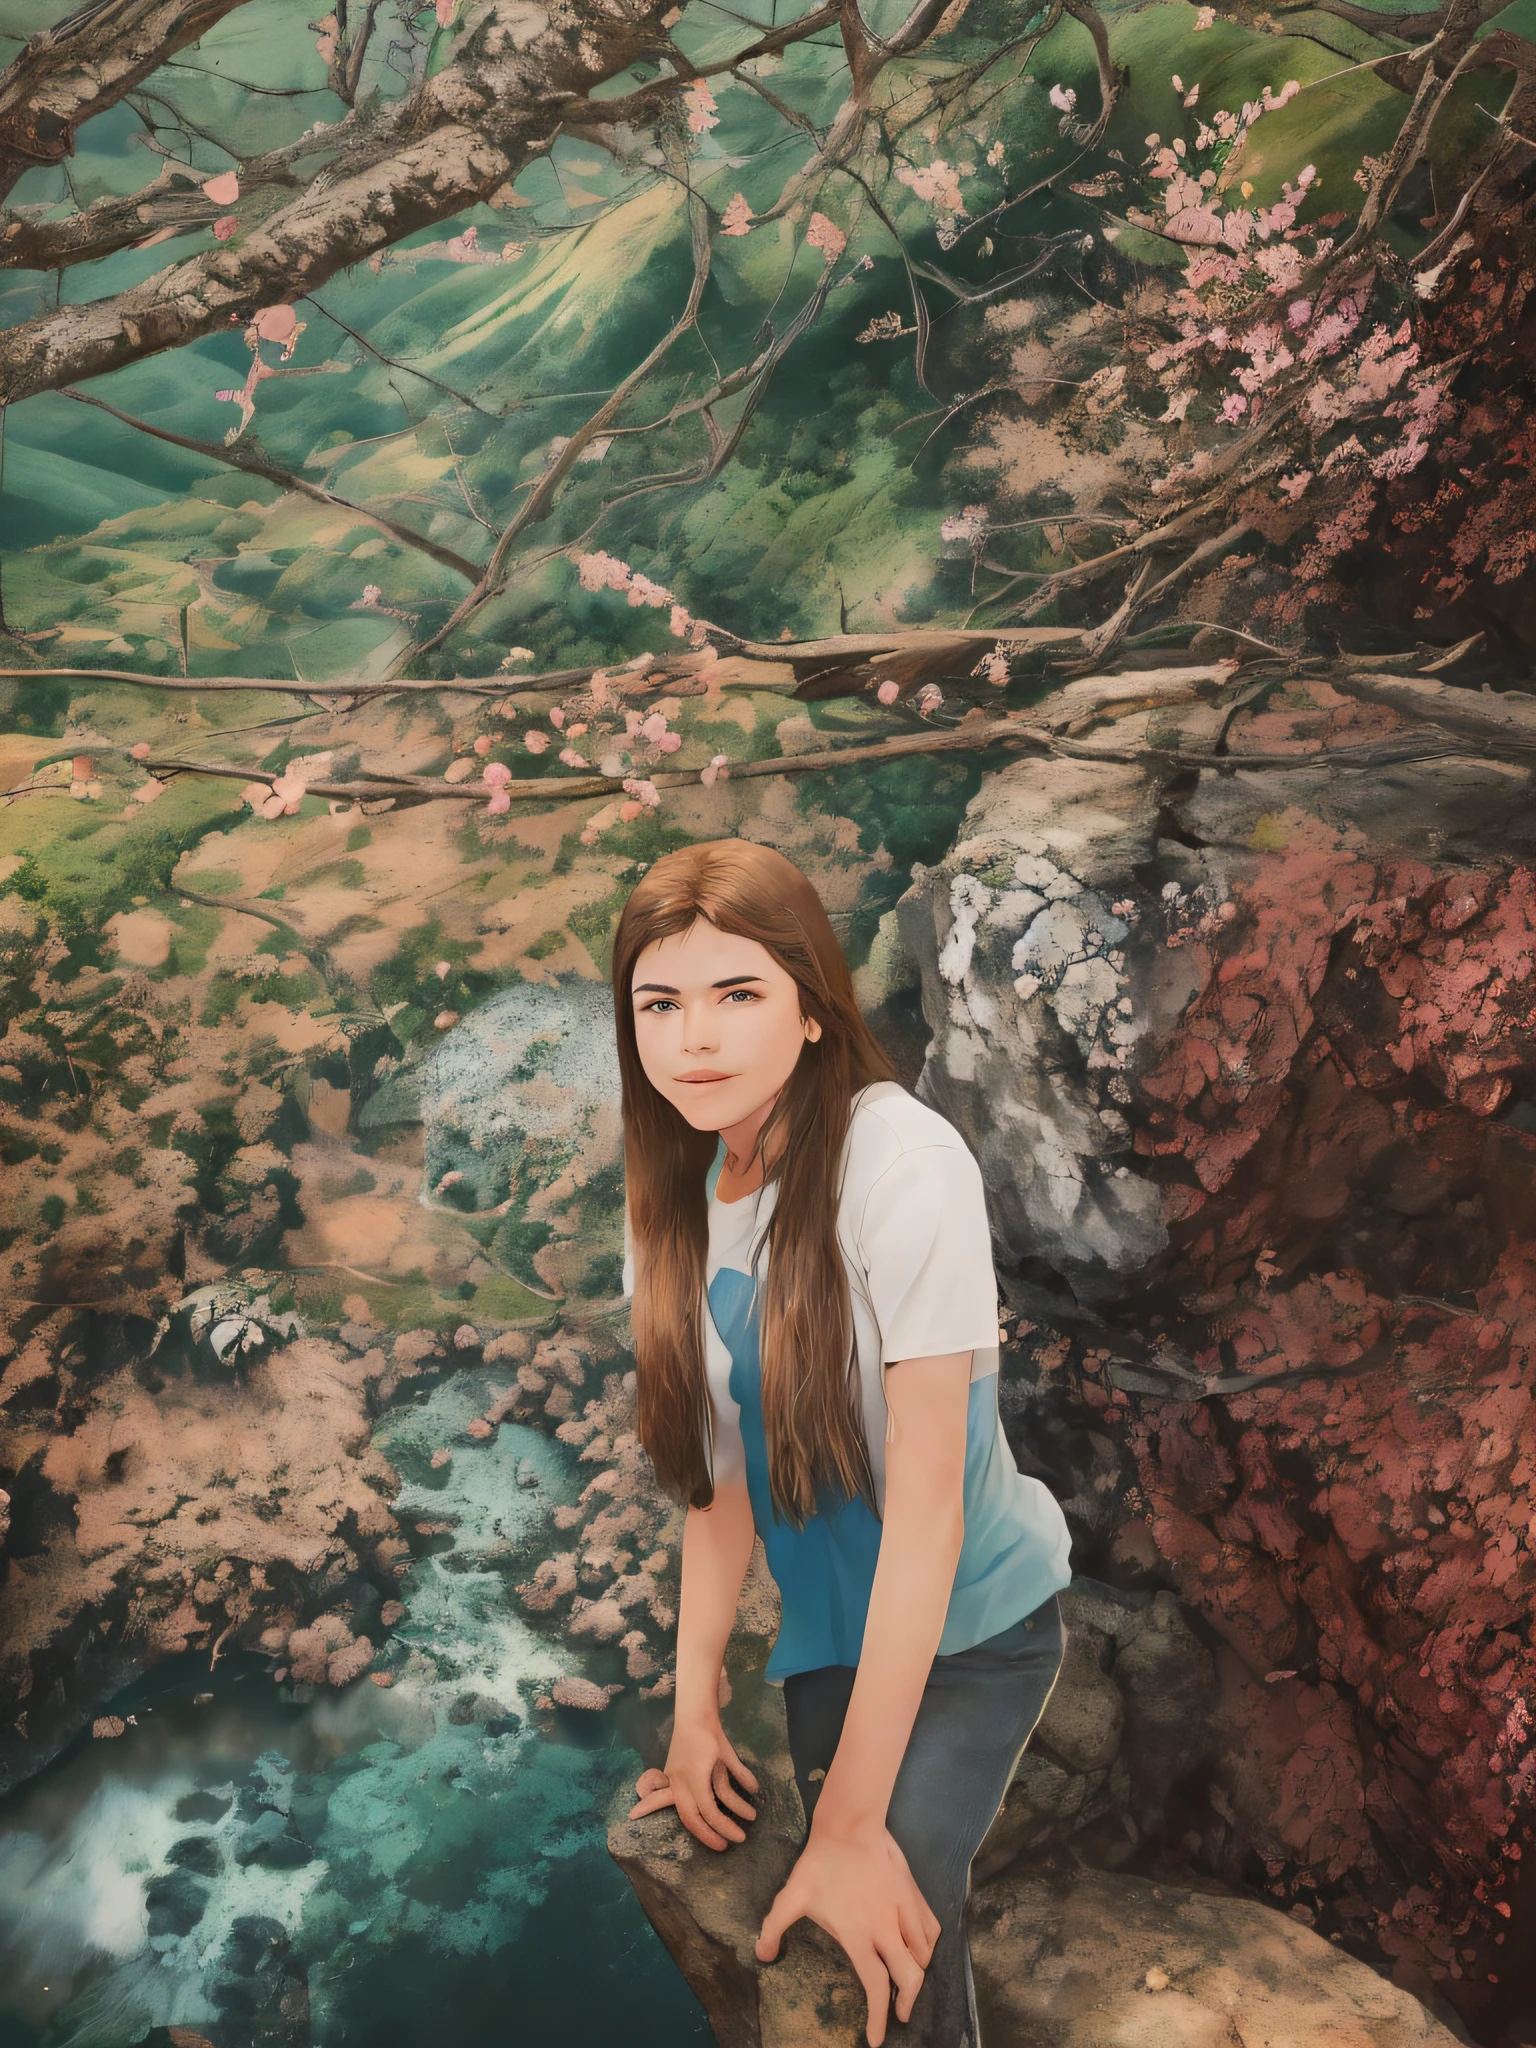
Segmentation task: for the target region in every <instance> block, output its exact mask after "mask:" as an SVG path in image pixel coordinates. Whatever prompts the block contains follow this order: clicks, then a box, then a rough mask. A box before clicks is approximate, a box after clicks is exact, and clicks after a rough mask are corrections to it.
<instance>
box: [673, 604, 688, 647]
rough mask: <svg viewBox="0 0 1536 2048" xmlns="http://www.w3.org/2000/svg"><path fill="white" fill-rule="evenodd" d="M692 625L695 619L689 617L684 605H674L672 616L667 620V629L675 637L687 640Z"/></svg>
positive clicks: (675, 638)
mask: <svg viewBox="0 0 1536 2048" xmlns="http://www.w3.org/2000/svg"><path fill="white" fill-rule="evenodd" d="M692 625H693V620H692V619H691V618H690V617H689V615H688V613H687V611H686V610H685V609H684V607H683V606H682V605H680V604H675V605H673V607H672V616H671V618H670V619H669V620H668V621H667V630H668V631H669V632H670V633H671V635H672V637H673V639H674V640H686V639H687V638H688V633H689V629H690V628H691V626H692Z"/></svg>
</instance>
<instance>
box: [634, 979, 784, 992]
mask: <svg viewBox="0 0 1536 2048" xmlns="http://www.w3.org/2000/svg"><path fill="white" fill-rule="evenodd" d="M762 978H763V977H762V976H761V975H760V974H728V975H727V976H726V978H725V980H724V981H712V982H711V983H710V984H709V985H710V987H711V988H739V987H740V986H741V984H742V983H743V982H744V981H761V980H762ZM630 993H631V995H637V996H676V995H681V994H682V990H681V989H676V988H671V987H669V986H668V985H667V983H666V982H664V981H637V982H636V983H635V985H634V987H633V989H631V991H630Z"/></svg>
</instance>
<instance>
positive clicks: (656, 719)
mask: <svg viewBox="0 0 1536 2048" xmlns="http://www.w3.org/2000/svg"><path fill="white" fill-rule="evenodd" d="M666 729H667V721H666V719H665V718H663V717H662V715H661V713H660V712H659V711H653V712H652V713H651V715H650V717H649V718H647V719H645V720H644V721H643V723H642V724H641V727H640V730H641V732H642V733H644V735H645V737H646V738H647V739H648V740H649V741H650V742H651V744H652V746H654V745H655V744H656V742H657V741H658V740H659V739H660V738H661V736H662V734H663V733H664V732H665V731H666Z"/></svg>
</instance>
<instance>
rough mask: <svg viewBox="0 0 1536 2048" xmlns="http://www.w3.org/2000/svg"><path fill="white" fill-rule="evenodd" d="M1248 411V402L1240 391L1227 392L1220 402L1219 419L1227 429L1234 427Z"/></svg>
mask: <svg viewBox="0 0 1536 2048" xmlns="http://www.w3.org/2000/svg"><path fill="white" fill-rule="evenodd" d="M1247 410H1248V401H1247V399H1246V398H1244V397H1243V395H1242V393H1241V392H1240V391H1229V392H1228V393H1227V395H1226V397H1225V398H1224V399H1223V400H1222V401H1221V417H1222V418H1223V419H1224V420H1225V421H1226V423H1227V425H1228V426H1229V427H1235V426H1236V425H1237V423H1238V421H1239V420H1240V419H1241V418H1242V416H1243V414H1244V413H1245V412H1246V411H1247Z"/></svg>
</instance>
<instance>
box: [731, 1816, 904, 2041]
mask: <svg viewBox="0 0 1536 2048" xmlns="http://www.w3.org/2000/svg"><path fill="white" fill-rule="evenodd" d="M800 1919H806V1920H814V1921H815V1922H816V1925H817V1926H818V1927H824V1928H825V1929H826V1931H827V1933H828V1934H830V1935H831V1936H832V1938H833V1940H834V1941H836V1942H837V1943H838V1944H839V1945H840V1946H841V1947H842V1948H843V1950H844V1951H845V1952H846V1954H847V1957H848V1960H849V1962H851V1963H852V1965H853V1967H854V1969H855V1971H856V1972H857V1973H858V1978H859V1982H860V1983H861V1984H862V1985H863V1986H864V1995H865V1997H866V1998H867V1999H868V2001H869V2019H868V2025H867V2028H866V2032H865V2038H866V2040H867V2041H868V2043H869V2048H881V2043H882V2042H883V2041H884V2040H885V2028H886V2021H887V2019H888V2017H889V2014H890V2003H891V1985H892V1983H893V1982H894V1983H895V1986H896V2017H897V2019H899V2020H902V2021H906V2020H908V2019H910V2018H911V2016H912V2006H913V2002H914V2000H915V1999H916V1997H917V1994H918V1992H919V1991H920V1990H921V1989H922V1984H923V1972H924V1971H925V1970H926V1969H927V1967H928V1964H929V1961H930V1959H931V1958H932V1955H933V1945H934V1943H935V1942H936V1941H937V1940H938V1938H939V1921H938V1916H937V1915H936V1914H935V1913H934V1912H933V1911H932V1909H931V1908H930V1906H929V1904H928V1901H927V1900H926V1899H925V1898H924V1897H923V1895H922V1893H921V1892H920V1891H919V1890H918V1888H917V1881H916V1879H915V1878H914V1877H913V1875H912V1873H911V1871H910V1870H909V1869H908V1868H907V1859H906V1857H905V1856H903V1855H902V1853H901V1850H900V1848H899V1847H898V1845H897V1843H896V1840H895V1838H894V1837H893V1836H892V1835H891V1833H890V1831H889V1830H888V1829H887V1828H885V1827H883V1826H881V1827H877V1828H869V1829H863V1830H858V1831H854V1832H842V1831H834V1830H833V1829H831V1828H828V1829H826V1830H824V1831H821V1832H818V1830H817V1829H816V1827H815V1826H814V1824H813V1825H812V1828H811V1836H810V1840H809V1841H808V1842H807V1843H806V1845H805V1848H804V1849H803V1850H802V1851H801V1853H800V1859H799V1861H798V1862H797V1863H796V1865H795V1867H794V1869H793V1870H792V1871H791V1872H790V1873H789V1878H788V1881H787V1882H786V1884H785V1886H784V1888H783V1890H782V1891H781V1892H780V1893H779V1895H778V1897H777V1898H776V1899H775V1900H774V1902H773V1905H772V1906H771V1907H770V1909H769V1912H768V1917H767V1919H766V1920H765V1921H764V1922H763V1928H762V1932H761V1934H759V1936H758V1938H757V1959H758V1961H759V1962H760V1963H771V1962H772V1961H773V1960H774V1958H775V1957H776V1956H777V1955H778V1953H779V1942H780V1940H781V1938H782V1936H783V1933H784V1930H785V1928H787V1927H790V1926H792V1925H793V1924H794V1922H795V1921H796V1920H800Z"/></svg>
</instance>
